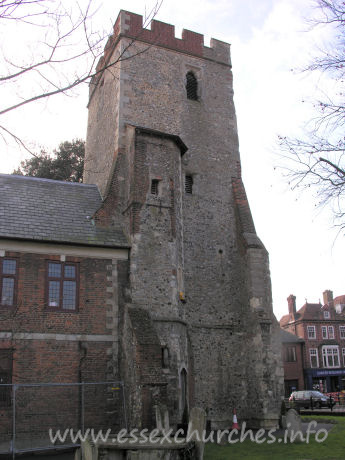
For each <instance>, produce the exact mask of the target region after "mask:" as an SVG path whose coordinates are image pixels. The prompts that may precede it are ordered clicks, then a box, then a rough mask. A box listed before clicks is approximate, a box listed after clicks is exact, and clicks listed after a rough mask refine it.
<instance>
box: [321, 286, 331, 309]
mask: <svg viewBox="0 0 345 460" xmlns="http://www.w3.org/2000/svg"><path fill="white" fill-rule="evenodd" d="M322 295H323V304H324V305H326V304H327V305H329V304H330V303H331V302H333V291H330V290H329V289H327V291H324V292H323V294H322Z"/></svg>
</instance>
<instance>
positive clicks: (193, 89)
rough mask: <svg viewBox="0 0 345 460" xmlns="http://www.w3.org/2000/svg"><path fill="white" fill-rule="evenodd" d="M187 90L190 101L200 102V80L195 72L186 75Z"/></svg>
mask: <svg viewBox="0 0 345 460" xmlns="http://www.w3.org/2000/svg"><path fill="white" fill-rule="evenodd" d="M186 90H187V98H188V99H191V100H193V101H197V100H198V80H197V79H196V77H195V75H194V73H193V72H188V73H187V75H186Z"/></svg>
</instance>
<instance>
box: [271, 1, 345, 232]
mask: <svg viewBox="0 0 345 460" xmlns="http://www.w3.org/2000/svg"><path fill="white" fill-rule="evenodd" d="M314 1H315V6H316V8H317V11H318V12H319V13H320V14H321V16H320V15H319V16H318V17H317V18H316V19H312V20H311V23H312V25H313V26H314V27H319V26H322V27H330V28H331V29H332V30H333V31H334V30H336V31H337V33H336V34H334V33H333V37H334V39H333V42H332V43H331V44H330V46H329V48H330V50H331V51H328V50H323V51H321V53H320V55H319V56H317V57H315V58H314V59H313V61H312V62H311V63H310V64H309V65H307V66H306V68H305V69H303V71H307V72H315V71H317V72H321V74H323V75H325V76H326V77H327V78H328V79H332V80H333V82H334V85H333V87H334V88H335V90H334V92H333V94H329V91H328V90H326V91H325V92H324V94H323V99H320V100H318V101H316V102H315V103H314V104H313V105H314V109H315V110H316V116H315V117H314V118H312V119H311V120H309V122H308V125H307V126H308V131H307V130H306V131H305V135H304V137H303V138H289V137H285V136H279V137H278V143H279V147H280V152H281V157H282V159H283V161H282V164H281V165H280V168H283V170H284V171H285V175H286V177H287V179H288V180H289V184H290V186H291V188H292V189H296V188H299V187H301V188H302V189H303V188H313V189H314V191H315V192H316V196H317V200H318V201H317V204H318V205H321V206H329V207H331V209H332V211H333V214H334V217H335V219H336V224H335V225H337V226H340V228H341V229H344V228H345V137H344V125H345V100H344V93H343V90H342V87H343V79H344V77H345V2H344V1H342V0H314Z"/></svg>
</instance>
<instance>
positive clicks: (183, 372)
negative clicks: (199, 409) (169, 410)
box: [180, 369, 189, 424]
mask: <svg viewBox="0 0 345 460" xmlns="http://www.w3.org/2000/svg"><path fill="white" fill-rule="evenodd" d="M180 383H181V394H180V397H181V400H180V403H181V410H182V423H183V424H188V419H189V416H188V394H187V371H186V369H182V370H181V372H180Z"/></svg>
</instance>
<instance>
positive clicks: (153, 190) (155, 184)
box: [151, 179, 159, 195]
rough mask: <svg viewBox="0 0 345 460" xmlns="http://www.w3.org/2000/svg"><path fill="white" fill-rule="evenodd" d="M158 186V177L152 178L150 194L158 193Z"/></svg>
mask: <svg viewBox="0 0 345 460" xmlns="http://www.w3.org/2000/svg"><path fill="white" fill-rule="evenodd" d="M158 186H159V180H158V179H152V181H151V195H158Z"/></svg>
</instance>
